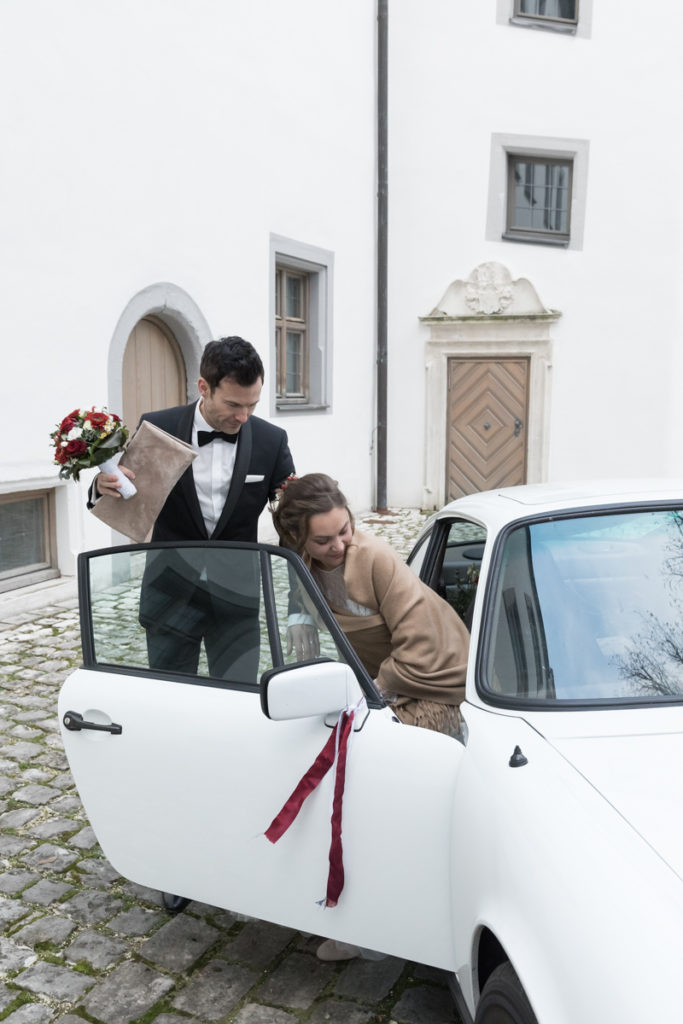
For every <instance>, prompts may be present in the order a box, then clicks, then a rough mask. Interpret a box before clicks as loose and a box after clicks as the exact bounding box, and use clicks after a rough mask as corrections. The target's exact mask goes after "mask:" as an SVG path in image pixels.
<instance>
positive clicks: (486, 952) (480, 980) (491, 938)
mask: <svg viewBox="0 0 683 1024" xmlns="http://www.w3.org/2000/svg"><path fill="white" fill-rule="evenodd" d="M472 962H473V964H476V978H475V980H476V983H477V984H476V988H477V990H478V992H477V999H476V1004H477V1005H476V1013H475V1018H474V1024H486V1022H487V1021H489V1020H496V1021H498V1020H500V1021H503V1020H505V1021H508V1020H509V1021H510V1022H512V1021H514V1022H515V1024H517V1022H519V1024H537V1019H536V1017H535V1015H534V1012H533V1010H532V1008H531V1004H530V1003H529V1000H528V997H527V995H526V992H525V991H524V988H523V986H522V983H521V982H520V980H519V978H518V976H517V973H516V972H515V969H514V967H513V965H512V962H511V960H510V958H509V956H508V954H507V953H506V951H505V949H504V947H503V946H502V944H501V943H500V941H499V940H498V938H497V937H496V935H495V934H494V933H493V932H492V931H491V930H490V929H489V928H486V927H483V928H482V929H481V931H480V932H479V935H478V937H477V949H476V958H475V957H473V960H472ZM489 982H490V984H488V983H489ZM501 1000H502V1001H501ZM489 1004H490V1005H489ZM501 1011H504V1012H503V1016H500V1013H501ZM491 1013H493V1016H490V1014H491Z"/></svg>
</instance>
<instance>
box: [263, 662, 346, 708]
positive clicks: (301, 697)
mask: <svg viewBox="0 0 683 1024" xmlns="http://www.w3.org/2000/svg"><path fill="white" fill-rule="evenodd" d="M260 691H261V708H262V709H263V713H264V715H265V716H266V717H267V718H271V719H273V721H276V722H282V721H286V720H288V719H292V718H313V717H315V716H319V715H329V714H338V713H339V712H340V711H342V710H343V708H347V707H350V706H351V705H353V704H357V703H358V701H359V700H360V698H361V697H362V696H363V691H362V690H361V688H360V685H359V683H358V680H357V679H356V676H355V674H354V672H353V669H352V668H351V667H350V666H349V665H345V664H344V663H343V662H339V661H328V660H326V659H320V660H316V661H312V662H306V663H301V664H298V665H285V666H284V667H281V668H272V669H269V670H268V671H267V672H264V673H263V675H262V676H261V683H260Z"/></svg>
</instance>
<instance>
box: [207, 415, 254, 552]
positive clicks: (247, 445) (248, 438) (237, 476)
mask: <svg viewBox="0 0 683 1024" xmlns="http://www.w3.org/2000/svg"><path fill="white" fill-rule="evenodd" d="M251 445H252V433H251V422H250V420H247V422H246V423H243V424H242V427H241V428H240V436H239V440H238V442H237V455H236V456H235V468H234V469H233V471H232V480H231V481H230V489H229V491H228V496H227V498H226V499H225V505H224V506H223V511H222V512H221V516H220V519H219V520H218V522H217V523H216V529H215V530H214V531H213V534H212V536H213V537H218V536H220V533H221V531H222V530H223V529H224V527H225V524H226V523H227V522H228V520H229V519H230V516H231V515H232V513H233V512H234V510H235V505H236V504H237V502H238V501H239V499H240V495H241V494H242V488H243V487H244V481H245V479H246V476H247V470H248V469H249V464H250V462H251Z"/></svg>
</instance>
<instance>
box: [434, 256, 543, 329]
mask: <svg viewBox="0 0 683 1024" xmlns="http://www.w3.org/2000/svg"><path fill="white" fill-rule="evenodd" d="M552 313H553V310H550V309H548V308H547V307H546V306H544V304H543V303H542V302H541V300H540V298H539V296H538V293H537V291H536V289H535V288H534V286H533V285H532V284H531V282H530V281H528V280H527V278H525V277H520V278H518V279H517V280H516V281H513V279H512V275H511V274H510V271H509V270H508V269H507V267H505V266H503V264H502V263H480V264H479V266H478V267H475V268H474V270H473V271H472V273H471V274H470V276H469V277H468V278H467V280H466V281H463V280H457V281H453V283H452V284H450V285H449V286H448V288H447V289H446V291H445V293H444V295H443V298H442V299H441V301H440V302H439V303H437V305H436V306H435V307H434V309H433V310H432V311H431V313H429V314H428V315H427V316H426V317H421V319H424V320H434V319H449V320H450V319H460V318H463V317H467V318H468V319H469V318H471V317H473V316H475V317H479V316H481V317H496V316H547V315H549V314H550V315H552Z"/></svg>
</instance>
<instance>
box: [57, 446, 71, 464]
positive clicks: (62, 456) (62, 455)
mask: <svg viewBox="0 0 683 1024" xmlns="http://www.w3.org/2000/svg"><path fill="white" fill-rule="evenodd" d="M68 460H69V456H68V455H67V454H66V449H65V448H58V449H57V451H56V452H55V462H58V463H59V464H60V465H61V466H63V465H64V463H65V462H68Z"/></svg>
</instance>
